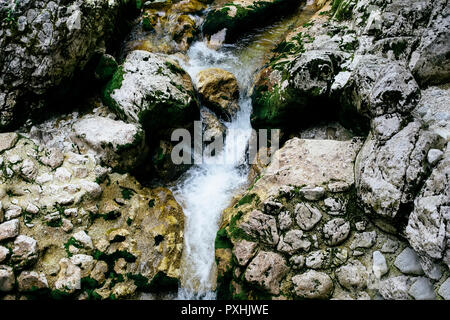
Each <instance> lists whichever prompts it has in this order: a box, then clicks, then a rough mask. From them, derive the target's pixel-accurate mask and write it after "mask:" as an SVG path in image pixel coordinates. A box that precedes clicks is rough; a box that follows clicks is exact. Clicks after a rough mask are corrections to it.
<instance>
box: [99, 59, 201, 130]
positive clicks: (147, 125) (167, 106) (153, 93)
mask: <svg viewBox="0 0 450 320" xmlns="http://www.w3.org/2000/svg"><path fill="white" fill-rule="evenodd" d="M104 100H105V102H106V103H107V104H108V106H109V107H110V108H112V110H113V111H114V112H115V113H116V114H117V115H118V116H119V117H120V118H121V119H122V120H124V121H126V122H129V123H138V124H141V125H142V127H143V129H144V130H145V131H146V132H151V133H155V132H157V131H158V130H161V129H168V128H178V127H180V126H181V127H183V126H186V125H187V124H190V123H191V122H192V121H193V120H194V119H198V118H199V108H198V102H197V100H196V98H195V94H194V88H193V85H192V81H191V78H190V77H189V75H188V74H187V73H186V72H185V71H184V70H183V69H182V68H181V67H180V66H179V64H178V62H176V61H175V60H173V59H171V58H169V57H168V56H167V55H163V54H155V53H150V52H147V51H142V50H136V51H132V52H130V53H129V54H128V56H127V57H126V59H125V62H124V63H123V65H121V66H119V69H118V70H117V71H116V73H115V74H114V76H113V78H112V80H111V81H110V82H109V83H108V85H107V87H106V89H105V91H104Z"/></svg>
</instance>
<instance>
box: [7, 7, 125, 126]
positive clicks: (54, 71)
mask: <svg viewBox="0 0 450 320" xmlns="http://www.w3.org/2000/svg"><path fill="white" fill-rule="evenodd" d="M122 7H123V5H122V2H121V1H115V0H113V1H111V0H91V1H82V0H70V1H60V0H56V1H50V0H42V1H29V0H26V1H9V0H8V1H2V3H1V4H0V48H1V49H0V74H1V76H0V130H2V129H3V128H5V127H11V126H16V125H17V123H16V120H18V119H19V118H23V116H22V115H21V114H20V113H21V112H25V113H28V112H30V111H31V112H34V113H36V112H38V111H39V109H42V108H43V106H42V104H43V103H44V105H45V95H46V94H49V93H50V91H52V90H55V89H57V88H58V87H59V86H60V85H63V84H64V83H66V82H67V81H70V79H71V77H72V76H73V75H74V74H75V73H76V72H79V71H81V70H83V68H84V67H85V66H86V64H87V63H88V62H89V61H90V60H91V59H92V58H94V56H95V55H96V54H98V53H99V52H102V51H105V46H106V44H107V42H108V40H109V39H110V38H111V36H112V34H113V31H114V25H115V23H116V19H117V17H118V16H119V14H120V11H121V10H122V9H123V8H122ZM69 83H70V82H69Z"/></svg>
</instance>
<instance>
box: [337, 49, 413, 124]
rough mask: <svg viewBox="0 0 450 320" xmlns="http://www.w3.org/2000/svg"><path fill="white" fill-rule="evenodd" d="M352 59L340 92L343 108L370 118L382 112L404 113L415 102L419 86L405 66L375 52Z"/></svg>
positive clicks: (408, 110)
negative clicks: (352, 68) (352, 64)
mask: <svg viewBox="0 0 450 320" xmlns="http://www.w3.org/2000/svg"><path fill="white" fill-rule="evenodd" d="M356 59H359V60H356V61H358V62H357V64H356V66H355V67H354V70H353V71H352V73H351V74H350V77H349V79H348V81H347V82H346V84H345V86H344V87H343V94H342V95H341V104H342V105H343V108H344V109H345V110H353V111H355V112H357V113H360V114H362V115H364V116H366V117H368V118H369V119H372V118H374V117H377V116H381V115H384V114H392V113H400V114H407V113H409V112H410V111H411V110H412V109H413V108H414V107H415V106H416V103H417V102H418V100H419V98H420V89H419V86H418V85H417V83H416V81H415V80H414V77H413V76H412V74H411V72H410V71H409V70H408V69H406V68H405V67H403V66H401V65H400V64H398V63H397V62H394V61H390V60H388V59H384V58H381V57H378V56H372V55H364V56H361V57H358V58H356Z"/></svg>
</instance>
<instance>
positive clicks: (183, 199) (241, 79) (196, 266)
mask: <svg viewBox="0 0 450 320" xmlns="http://www.w3.org/2000/svg"><path fill="white" fill-rule="evenodd" d="M313 12H314V11H313V9H312V8H309V7H304V8H303V9H300V10H299V12H297V13H296V14H294V15H292V16H291V17H288V18H286V19H284V20H283V21H280V22H277V23H275V24H273V25H271V26H270V27H267V28H264V29H260V30H258V31H256V32H255V33H253V34H250V35H248V36H247V37H246V38H244V39H242V40H241V41H239V42H238V43H237V44H235V45H232V46H225V47H223V48H221V49H220V50H218V51H215V50H212V49H209V48H208V47H207V46H206V45H205V43H204V42H202V41H197V42H195V43H194V44H193V45H192V46H191V48H190V49H189V51H188V53H187V55H188V57H189V61H188V62H183V61H180V62H181V63H182V65H183V67H184V68H185V70H186V71H187V72H188V73H189V74H190V76H191V78H192V79H194V81H195V79H196V75H197V73H198V72H199V71H200V70H203V69H207V68H211V67H217V68H222V69H225V70H227V71H230V72H231V73H233V74H234V75H235V76H236V78H237V80H238V83H239V87H240V100H239V105H240V108H241V110H240V112H238V114H237V115H236V117H235V118H234V119H233V120H232V121H231V122H229V123H226V124H225V125H226V126H227V128H228V134H227V136H226V138H225V144H224V148H223V152H221V153H219V154H217V155H216V156H214V157H213V158H211V157H210V158H204V160H203V163H202V164H199V165H195V166H193V167H192V168H191V169H189V170H188V171H187V172H186V174H184V175H183V176H182V177H181V178H180V180H179V181H178V183H177V185H176V187H174V188H173V190H172V191H173V192H174V196H175V198H176V199H177V200H178V202H179V203H180V204H181V206H182V207H183V210H184V214H185V217H186V221H185V235H184V236H185V244H184V253H183V260H182V269H181V274H182V276H181V277H182V279H181V288H180V289H179V292H178V299H215V297H216V296H215V292H214V290H215V282H216V280H215V278H216V274H215V271H214V267H215V258H214V240H215V237H216V233H217V230H218V227H219V222H220V216H221V213H222V211H223V210H224V209H225V208H227V206H229V204H230V201H231V199H232V198H233V196H234V195H235V194H236V193H237V192H238V191H239V189H240V188H242V187H244V186H245V185H246V183H247V174H248V165H247V164H246V163H245V159H246V157H245V153H246V148H247V144H248V141H249V138H250V136H251V124H250V114H251V109H252V106H251V99H250V97H249V90H250V88H251V86H252V80H253V76H254V74H255V71H256V70H257V69H258V68H260V67H261V66H262V64H263V62H264V61H265V57H266V56H267V55H268V54H269V52H270V51H271V50H272V49H273V48H274V46H275V45H276V44H277V43H278V42H279V41H280V40H281V39H282V38H283V36H284V35H285V34H286V32H287V31H288V30H289V29H290V28H292V27H293V26H298V25H301V24H303V23H305V22H307V21H308V20H309V19H310V17H311V15H312V14H313Z"/></svg>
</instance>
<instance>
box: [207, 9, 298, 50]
mask: <svg viewBox="0 0 450 320" xmlns="http://www.w3.org/2000/svg"><path fill="white" fill-rule="evenodd" d="M295 5H298V2H297V1H296V0H274V1H272V2H268V1H257V2H255V3H254V4H252V5H250V6H247V7H243V6H241V5H238V4H233V3H229V4H226V5H225V6H224V7H222V8H220V9H216V10H212V11H210V12H209V13H208V15H207V16H206V18H205V22H204V23H203V26H202V30H203V33H204V34H205V35H212V34H214V33H217V32H219V31H220V30H222V29H224V28H226V29H227V33H226V38H225V41H226V42H230V41H234V40H236V39H237V38H238V37H239V36H240V35H241V34H242V33H243V32H246V31H249V30H251V29H253V28H255V27H258V26H261V25H264V24H267V23H268V22H270V21H273V20H274V19H275V18H277V17H278V16H280V15H283V14H286V13H288V12H289V11H290V9H291V8H292V7H293V6H295ZM231 7H234V8H233V9H232V8H231ZM230 10H236V14H235V15H234V16H233V17H231V16H230V15H229V11H230Z"/></svg>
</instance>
